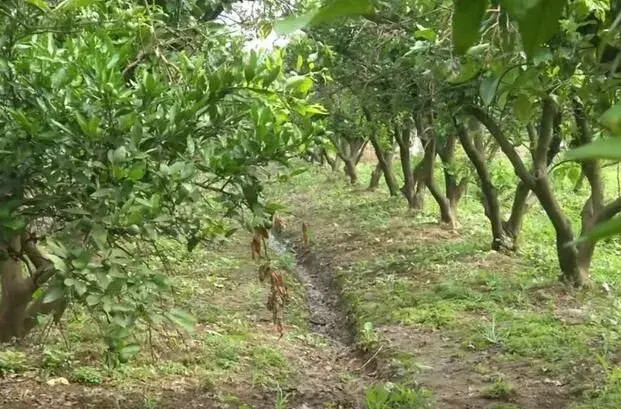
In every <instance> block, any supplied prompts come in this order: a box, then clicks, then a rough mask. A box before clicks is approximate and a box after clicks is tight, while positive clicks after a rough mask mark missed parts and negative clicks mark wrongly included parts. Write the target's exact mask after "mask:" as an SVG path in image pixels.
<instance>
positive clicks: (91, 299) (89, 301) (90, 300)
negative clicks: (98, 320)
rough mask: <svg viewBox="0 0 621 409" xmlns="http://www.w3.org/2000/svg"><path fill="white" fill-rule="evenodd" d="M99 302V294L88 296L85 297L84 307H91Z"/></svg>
mask: <svg viewBox="0 0 621 409" xmlns="http://www.w3.org/2000/svg"><path fill="white" fill-rule="evenodd" d="M100 301H101V294H89V295H87V296H86V305H88V306H89V307H93V306H95V305H97V304H99V302H100Z"/></svg>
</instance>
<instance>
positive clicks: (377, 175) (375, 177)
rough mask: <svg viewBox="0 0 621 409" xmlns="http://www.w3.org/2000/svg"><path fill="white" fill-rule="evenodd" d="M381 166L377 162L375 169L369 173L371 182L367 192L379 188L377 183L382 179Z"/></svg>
mask: <svg viewBox="0 0 621 409" xmlns="http://www.w3.org/2000/svg"><path fill="white" fill-rule="evenodd" d="M382 174H383V172H382V165H380V163H379V162H378V163H377V165H375V169H373V172H371V181H370V182H369V190H375V189H377V188H378V187H379V181H380V179H381V178H382Z"/></svg>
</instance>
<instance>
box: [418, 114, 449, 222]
mask: <svg viewBox="0 0 621 409" xmlns="http://www.w3.org/2000/svg"><path fill="white" fill-rule="evenodd" d="M414 122H415V124H416V128H417V132H418V135H419V137H420V138H421V140H422V141H423V145H424V147H425V153H424V156H423V168H424V169H423V174H424V176H423V179H424V181H425V185H426V186H427V188H428V189H429V192H430V193H431V196H433V198H434V199H435V201H436V203H437V204H438V207H439V208H440V221H441V222H442V223H447V224H449V225H450V226H451V228H453V229H454V228H455V227H457V223H456V220H455V217H454V214H453V210H452V208H451V204H450V202H449V200H448V199H447V198H446V196H445V195H444V194H443V193H442V191H441V190H440V187H439V186H438V184H437V183H436V181H435V179H434V172H433V170H434V166H435V161H436V153H437V152H436V137H435V135H428V134H427V133H426V132H425V127H424V124H423V118H422V116H421V115H418V116H416V118H415V121H414Z"/></svg>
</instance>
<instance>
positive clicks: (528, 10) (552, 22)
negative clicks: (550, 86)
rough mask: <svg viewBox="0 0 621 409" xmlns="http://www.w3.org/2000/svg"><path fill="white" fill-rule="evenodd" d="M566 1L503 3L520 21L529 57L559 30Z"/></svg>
mask: <svg viewBox="0 0 621 409" xmlns="http://www.w3.org/2000/svg"><path fill="white" fill-rule="evenodd" d="M565 3H566V1H565V0H526V1H522V0H519V1H518V0H510V1H504V2H503V3H502V4H503V5H506V7H507V10H508V11H509V13H510V14H511V15H512V17H513V18H515V19H516V20H517V22H518V28H519V31H520V37H521V38H522V47H523V48H524V52H525V53H526V55H527V56H528V57H529V58H533V57H534V56H535V55H536V54H537V51H538V49H539V47H540V46H541V45H542V44H544V43H546V42H547V41H549V40H550V39H551V38H552V37H553V36H554V34H556V33H557V32H558V30H559V27H560V25H559V20H560V18H561V16H562V14H563V10H564V8H565Z"/></svg>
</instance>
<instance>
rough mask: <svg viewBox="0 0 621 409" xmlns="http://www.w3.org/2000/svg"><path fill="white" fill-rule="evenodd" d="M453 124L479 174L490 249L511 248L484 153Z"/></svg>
mask: <svg viewBox="0 0 621 409" xmlns="http://www.w3.org/2000/svg"><path fill="white" fill-rule="evenodd" d="M455 126H456V128H457V134H458V137H459V141H460V142H461V145H462V147H463V148H464V151H465V152H466V155H467V156H468V158H469V159H470V161H471V162H472V164H473V165H474V169H475V170H476V172H477V175H478V176H479V184H480V186H481V192H482V195H483V197H482V202H483V207H484V208H485V215H486V216H487V218H488V219H489V222H490V225H491V229H492V250H496V251H498V250H503V249H506V250H510V249H513V247H514V246H513V242H512V240H510V238H509V237H507V235H506V234H505V229H504V226H503V222H502V216H501V209H500V203H499V201H498V193H497V191H496V187H495V186H494V184H493V183H492V178H491V176H490V173H489V170H488V169H487V164H486V162H485V156H484V153H483V152H482V151H480V150H479V149H477V148H476V146H475V144H474V141H473V140H472V137H471V136H470V134H468V131H467V130H466V129H465V128H464V126H463V125H460V124H457V122H455ZM527 193H528V191H527Z"/></svg>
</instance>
